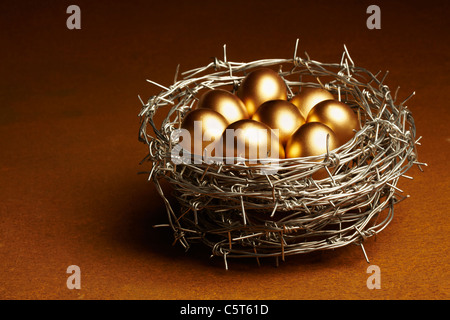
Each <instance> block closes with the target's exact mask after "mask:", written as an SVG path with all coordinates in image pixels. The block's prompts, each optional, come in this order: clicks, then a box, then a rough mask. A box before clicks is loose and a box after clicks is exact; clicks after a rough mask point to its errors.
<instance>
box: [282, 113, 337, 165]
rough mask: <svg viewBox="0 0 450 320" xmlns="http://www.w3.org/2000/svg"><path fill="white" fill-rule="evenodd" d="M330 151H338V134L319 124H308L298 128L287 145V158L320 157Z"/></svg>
mask: <svg viewBox="0 0 450 320" xmlns="http://www.w3.org/2000/svg"><path fill="white" fill-rule="evenodd" d="M327 136H329V140H328V150H329V151H331V150H333V149H336V148H337V147H338V146H339V144H338V140H337V137H336V134H335V133H334V132H333V130H331V129H330V128H329V127H328V126H326V125H324V124H323V123H319V122H308V123H305V124H304V125H302V126H301V127H300V128H298V130H297V131H295V132H294V133H293V134H292V136H291V137H290V138H289V140H288V141H287V143H286V158H299V157H309V156H318V155H321V154H324V153H326V152H327Z"/></svg>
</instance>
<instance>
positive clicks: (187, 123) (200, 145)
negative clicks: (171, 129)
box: [180, 109, 228, 156]
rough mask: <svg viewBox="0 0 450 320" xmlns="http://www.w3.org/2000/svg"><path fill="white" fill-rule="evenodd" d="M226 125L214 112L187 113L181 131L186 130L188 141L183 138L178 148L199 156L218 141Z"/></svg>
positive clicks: (206, 110) (208, 110)
mask: <svg viewBox="0 0 450 320" xmlns="http://www.w3.org/2000/svg"><path fill="white" fill-rule="evenodd" d="M227 125H228V121H227V120H226V119H225V118H224V117H223V116H222V115H221V114H220V113H218V112H216V111H214V110H211V109H195V110H192V111H189V112H188V113H187V114H186V116H185V117H184V119H183V121H182V123H181V129H184V130H187V132H188V133H189V138H190V139H187V140H185V139H184V138H183V140H182V141H181V142H180V146H181V147H182V148H184V149H186V150H189V151H190V152H191V153H192V154H196V155H200V156H201V155H203V152H204V149H205V148H206V147H208V146H210V145H212V143H213V141H217V140H219V139H220V137H221V135H222V133H223V131H224V130H225V128H226V127H227ZM209 148H210V147H209Z"/></svg>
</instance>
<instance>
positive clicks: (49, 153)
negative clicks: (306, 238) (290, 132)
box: [0, 0, 450, 300]
mask: <svg viewBox="0 0 450 320" xmlns="http://www.w3.org/2000/svg"><path fill="white" fill-rule="evenodd" d="M75 2H76V4H77V5H78V6H79V7H80V9H81V30H69V29H68V28H67V27H66V20H67V19H68V18H69V16H70V14H68V13H66V9H67V6H68V5H69V4H68V2H64V1H47V2H45V3H44V2H41V1H24V0H23V1H11V0H7V1H2V2H1V4H0V16H1V18H0V42H1V43H2V50H1V60H2V63H1V65H2V66H1V70H2V71H1V78H0V88H1V89H0V93H1V94H0V137H1V140H0V145H1V157H0V172H1V174H0V298H2V299H152V300H153V299H160V300H162V299H283V300H284V299H295V300H296V299H448V298H449V289H450V286H449V272H448V263H449V251H448V240H449V238H448V234H449V223H448V221H449V220H448V217H447V214H448V205H449V182H450V181H449V170H448V166H447V165H446V161H448V159H449V157H450V153H449V143H450V132H449V127H450V125H449V124H450V117H449V112H448V97H447V95H448V94H449V92H450V73H449V67H450V65H449V61H450V59H449V58H450V56H449V52H450V43H449V41H448V32H449V31H450V28H449V19H448V18H449V16H450V10H449V9H450V5H449V2H448V1H428V2H426V4H423V3H422V2H420V3H419V2H414V1H389V2H388V1H378V2H379V6H380V9H381V16H380V17H381V29H379V30H369V29H368V28H367V27H366V20H367V19H368V17H369V16H370V14H367V13H366V9H367V7H368V6H369V5H370V4H371V2H369V1H356V0H354V1H350V0H345V1H339V2H338V1H285V0H282V1H273V2H263V1H254V0H250V1H236V0H232V1H226V2H225V1H217V2H210V1H183V2H181V1H180V2H179V3H177V4H174V3H173V2H172V1H161V2H158V3H156V2H153V1H127V2H125V1H84V0H78V1H75ZM297 38H299V39H300V41H299V53H300V55H301V56H302V53H303V52H305V51H306V52H307V53H308V54H309V56H310V57H311V58H312V59H314V60H318V61H325V62H339V61H340V59H341V55H342V52H343V48H344V47H343V45H344V44H345V45H346V46H347V48H348V50H349V52H350V55H351V57H352V59H353V61H354V62H355V64H356V65H358V66H362V67H365V68H367V69H368V70H371V71H372V72H374V73H375V72H377V71H378V70H381V71H382V72H385V71H387V70H388V71H389V75H388V77H387V78H386V84H387V85H389V86H390V87H391V88H397V86H400V90H399V100H400V99H402V98H403V99H405V98H406V97H408V96H409V95H410V94H411V93H412V92H416V95H415V96H414V97H413V98H412V99H410V100H409V101H408V102H407V106H408V108H410V110H411V111H412V113H413V116H414V119H415V121H416V127H417V135H418V136H422V137H423V138H422V140H421V142H422V145H421V146H420V147H419V148H418V153H419V160H420V161H422V162H425V163H427V164H428V166H427V167H424V172H421V171H420V170H419V169H418V168H417V167H416V166H415V167H413V168H412V169H411V170H410V171H409V172H408V175H410V176H413V177H414V179H413V180H409V179H401V180H400V182H399V184H398V186H399V187H400V188H401V189H402V190H404V194H407V195H410V198H408V199H407V200H405V201H403V202H401V203H399V204H398V205H397V206H396V210H395V216H394V219H393V221H392V222H391V223H390V224H389V226H388V227H387V228H386V229H385V230H384V231H383V232H381V233H380V234H379V235H378V236H377V237H376V239H375V238H369V239H368V240H367V241H366V243H365V244H364V246H365V250H366V252H367V255H368V257H369V259H370V264H368V263H367V262H366V261H365V259H364V255H363V253H362V250H361V248H360V247H359V246H356V245H350V246H347V247H344V248H341V249H336V250H332V251H320V252H315V253H311V254H306V255H298V256H290V257H287V258H286V261H284V262H281V263H280V264H279V266H278V267H277V266H275V261H274V259H262V261H261V266H259V267H258V266H257V264H256V261H255V260H247V259H238V260H229V261H228V265H229V270H225V268H224V264H223V260H222V259H221V258H219V257H214V258H210V251H209V249H206V248H204V247H202V246H193V248H191V250H189V251H188V252H185V251H184V250H183V248H182V247H181V246H180V245H175V246H172V241H173V235H172V233H171V232H170V231H169V230H168V229H160V228H153V226H154V225H156V224H159V223H165V222H166V213H165V207H164V204H163V202H162V201H161V199H160V198H159V196H158V194H157V192H156V190H155V187H154V185H153V184H152V183H151V182H148V181H147V176H146V175H141V174H137V173H138V172H140V171H145V170H148V167H146V166H142V165H139V162H140V160H141V159H142V158H143V157H144V156H145V155H146V153H147V151H148V149H147V147H146V146H145V145H144V144H142V143H140V142H138V139H137V138H138V129H139V117H138V113H139V111H140V108H141V104H140V102H139V99H138V95H140V96H141V97H142V98H143V99H144V100H145V99H148V98H149V97H150V96H151V95H154V94H156V93H157V92H158V91H159V88H157V87H156V86H154V85H152V84H150V83H148V82H147V81H146V80H147V79H151V80H153V81H156V82H158V83H161V84H163V85H170V84H171V83H172V81H173V77H174V73H175V69H176V67H177V65H178V64H180V68H181V71H185V70H189V69H192V68H194V67H198V66H203V65H206V64H207V63H209V62H210V61H212V60H211V59H212V57H223V45H224V44H226V48H227V57H228V60H230V61H238V62H241V61H251V60H257V59H262V58H289V57H291V56H292V55H293V52H294V46H295V41H296V39H297ZM70 265H77V266H79V267H80V270H81V278H80V279H81V289H79V290H77V289H75V290H70V289H68V287H67V286H66V281H67V279H68V277H69V276H70V274H68V273H67V268H68V266H70ZM369 265H377V266H378V267H379V268H380V280H381V282H380V283H381V288H380V289H375V290H369V289H368V287H367V284H366V281H367V279H368V277H369V275H370V274H369V273H367V268H368V266H369Z"/></svg>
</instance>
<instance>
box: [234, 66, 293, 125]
mask: <svg viewBox="0 0 450 320" xmlns="http://www.w3.org/2000/svg"><path fill="white" fill-rule="evenodd" d="M237 95H238V97H239V98H240V99H241V100H242V102H244V104H245V106H246V108H247V111H248V115H249V116H250V117H251V116H252V115H253V114H254V113H255V111H256V109H258V107H259V106H260V105H261V104H263V103H264V102H266V101H269V100H277V99H279V100H286V99H287V87H286V84H285V83H284V80H283V79H282V78H281V77H280V76H279V74H278V73H277V72H275V71H273V70H272V69H269V68H260V69H256V70H254V71H252V72H250V73H249V74H248V75H247V76H246V77H245V78H244V79H243V80H242V82H241V84H240V86H239V89H238V91H237Z"/></svg>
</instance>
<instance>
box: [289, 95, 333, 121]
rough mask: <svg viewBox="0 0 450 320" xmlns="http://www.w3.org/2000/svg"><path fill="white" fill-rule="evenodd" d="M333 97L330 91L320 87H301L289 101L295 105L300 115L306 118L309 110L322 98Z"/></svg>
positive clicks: (328, 98)
mask: <svg viewBox="0 0 450 320" xmlns="http://www.w3.org/2000/svg"><path fill="white" fill-rule="evenodd" d="M330 99H334V96H333V95H332V94H331V92H329V91H327V90H325V89H322V88H302V90H301V91H300V93H298V94H296V95H295V96H294V97H293V98H292V99H291V103H293V104H294V105H296V106H297V108H298V109H299V110H300V112H301V114H302V116H303V117H304V118H305V119H306V118H307V117H308V113H309V111H310V110H311V109H312V108H313V107H314V106H315V105H316V104H318V103H319V102H321V101H323V100H330Z"/></svg>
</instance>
